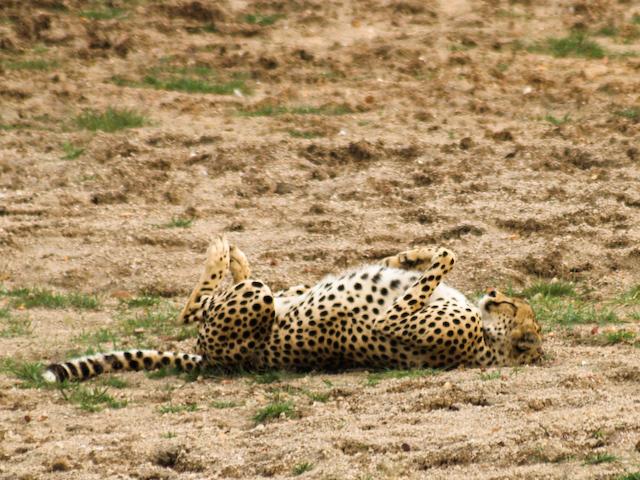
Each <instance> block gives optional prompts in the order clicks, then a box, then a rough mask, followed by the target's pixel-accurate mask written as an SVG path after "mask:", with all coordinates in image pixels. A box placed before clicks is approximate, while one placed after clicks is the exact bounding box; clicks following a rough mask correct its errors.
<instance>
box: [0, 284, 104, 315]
mask: <svg viewBox="0 0 640 480" xmlns="http://www.w3.org/2000/svg"><path fill="white" fill-rule="evenodd" d="M0 296H4V297H9V298H10V299H11V301H10V305H11V306H12V307H18V308H52V309H54V308H76V309H78V310H96V309H97V308H98V307H99V306H100V301H99V300H98V297H96V296H95V295H87V294H84V293H79V292H70V293H66V294H63V293H55V292H52V291H50V290H45V289H42V288H14V289H12V290H7V289H1V290H0Z"/></svg>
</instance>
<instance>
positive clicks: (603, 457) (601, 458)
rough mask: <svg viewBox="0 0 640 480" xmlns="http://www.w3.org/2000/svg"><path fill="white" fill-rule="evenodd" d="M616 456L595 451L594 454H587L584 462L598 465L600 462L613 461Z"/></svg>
mask: <svg viewBox="0 0 640 480" xmlns="http://www.w3.org/2000/svg"><path fill="white" fill-rule="evenodd" d="M616 460H617V458H616V457H615V456H614V455H610V454H608V453H597V454H595V455H590V456H588V457H587V458H586V459H585V461H584V463H585V464H587V465H599V464H601V463H611V462H615V461H616Z"/></svg>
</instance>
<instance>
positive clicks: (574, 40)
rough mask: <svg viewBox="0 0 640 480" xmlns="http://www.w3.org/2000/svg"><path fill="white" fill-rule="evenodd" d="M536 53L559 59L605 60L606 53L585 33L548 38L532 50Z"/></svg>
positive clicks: (576, 32) (572, 33) (577, 32)
mask: <svg viewBox="0 0 640 480" xmlns="http://www.w3.org/2000/svg"><path fill="white" fill-rule="evenodd" d="M530 50H531V51H533V52H536V53H546V54H549V55H553V56H554V57H557V58H565V57H582V58H590V59H599V58H604V57H605V55H606V52H605V50H604V48H603V47H602V46H600V45H599V44H598V43H597V42H596V41H594V40H591V39H590V38H589V37H588V35H587V34H585V33H584V32H579V31H574V32H571V33H570V34H569V35H568V36H566V37H563V38H553V37H552V38H547V39H546V40H545V41H544V42H541V43H539V44H536V45H534V46H533V47H531V48H530Z"/></svg>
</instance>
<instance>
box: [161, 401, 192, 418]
mask: <svg viewBox="0 0 640 480" xmlns="http://www.w3.org/2000/svg"><path fill="white" fill-rule="evenodd" d="M196 411H198V405H197V404H195V403H183V404H177V405H173V404H169V405H162V406H160V407H158V412H159V413H161V414H162V415H164V414H166V413H182V412H196Z"/></svg>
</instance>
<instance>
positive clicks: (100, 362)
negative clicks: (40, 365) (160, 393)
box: [42, 350, 203, 383]
mask: <svg viewBox="0 0 640 480" xmlns="http://www.w3.org/2000/svg"><path fill="white" fill-rule="evenodd" d="M202 365H203V358H202V357H201V356H200V355H191V354H188V353H179V352H163V351H161V350H121V351H116V352H109V353H98V354H96V355H89V356H86V357H80V358H74V359H72V360H69V361H68V362H63V363H52V364H51V365H49V366H48V367H47V369H46V371H45V372H44V373H43V374H42V377H43V378H44V379H45V380H46V381H47V382H50V383H55V382H64V381H65V380H86V379H88V378H91V377H95V376H98V375H100V374H102V373H107V372H118V371H124V372H128V371H138V370H156V369H159V368H162V367H173V368H177V369H178V370H184V371H187V372H190V371H192V370H193V369H196V368H200V367H202Z"/></svg>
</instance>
